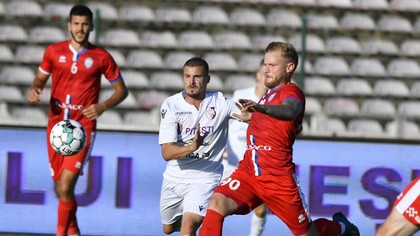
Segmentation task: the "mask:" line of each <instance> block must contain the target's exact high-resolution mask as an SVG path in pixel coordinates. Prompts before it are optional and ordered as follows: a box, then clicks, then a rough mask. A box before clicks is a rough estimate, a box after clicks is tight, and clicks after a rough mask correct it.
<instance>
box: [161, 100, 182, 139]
mask: <svg viewBox="0 0 420 236" xmlns="http://www.w3.org/2000/svg"><path fill="white" fill-rule="evenodd" d="M168 103H169V102H168V99H166V100H165V101H164V102H163V104H162V106H161V109H160V115H161V116H160V128H159V145H162V144H164V143H172V142H177V137H178V123H177V121H176V117H175V114H174V112H173V111H172V109H171V107H170V106H169V104H168Z"/></svg>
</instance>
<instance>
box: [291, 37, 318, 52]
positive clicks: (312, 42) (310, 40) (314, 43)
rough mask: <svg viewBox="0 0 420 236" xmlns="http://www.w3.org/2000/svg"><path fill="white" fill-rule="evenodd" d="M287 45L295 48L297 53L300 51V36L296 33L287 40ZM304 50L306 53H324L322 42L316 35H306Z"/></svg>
mask: <svg viewBox="0 0 420 236" xmlns="http://www.w3.org/2000/svg"><path fill="white" fill-rule="evenodd" d="M289 43H291V44H293V46H295V49H296V50H297V51H302V34H300V33H297V34H294V35H292V36H291V37H290V38H289ZM306 50H307V51H308V52H325V44H324V41H323V40H322V39H321V38H320V37H319V36H318V35H316V34H311V33H309V34H307V35H306Z"/></svg>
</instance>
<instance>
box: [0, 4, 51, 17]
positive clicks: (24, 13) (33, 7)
mask: <svg viewBox="0 0 420 236" xmlns="http://www.w3.org/2000/svg"><path fill="white" fill-rule="evenodd" d="M5 14H6V15H8V16H21V17H41V16H43V14H44V12H43V10H42V7H41V5H40V4H39V3H38V2H37V1H29V0H12V1H9V3H8V4H6V10H5Z"/></svg>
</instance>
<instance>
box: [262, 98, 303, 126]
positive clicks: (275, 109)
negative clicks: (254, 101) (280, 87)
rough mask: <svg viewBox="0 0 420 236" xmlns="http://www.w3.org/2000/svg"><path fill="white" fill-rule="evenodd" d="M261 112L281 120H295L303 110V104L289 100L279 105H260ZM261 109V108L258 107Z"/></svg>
mask: <svg viewBox="0 0 420 236" xmlns="http://www.w3.org/2000/svg"><path fill="white" fill-rule="evenodd" d="M260 106H261V111H259V112H261V113H263V114H266V115H269V116H271V117H274V118H276V119H279V120H287V121H290V120H293V119H295V118H296V117H297V116H298V115H299V114H300V112H301V111H302V104H301V103H300V102H299V101H296V100H287V101H285V102H284V103H283V104H279V105H260ZM258 110H260V109H258Z"/></svg>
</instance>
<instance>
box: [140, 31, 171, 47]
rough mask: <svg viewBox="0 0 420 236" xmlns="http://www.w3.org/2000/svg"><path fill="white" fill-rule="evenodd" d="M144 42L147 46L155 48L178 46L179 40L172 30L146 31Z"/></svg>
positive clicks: (143, 36)
mask: <svg viewBox="0 0 420 236" xmlns="http://www.w3.org/2000/svg"><path fill="white" fill-rule="evenodd" d="M142 42H143V45H144V46H146V47H153V48H176V47H177V40H176V36H175V34H174V33H172V31H168V30H165V31H144V32H143V33H142Z"/></svg>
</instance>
